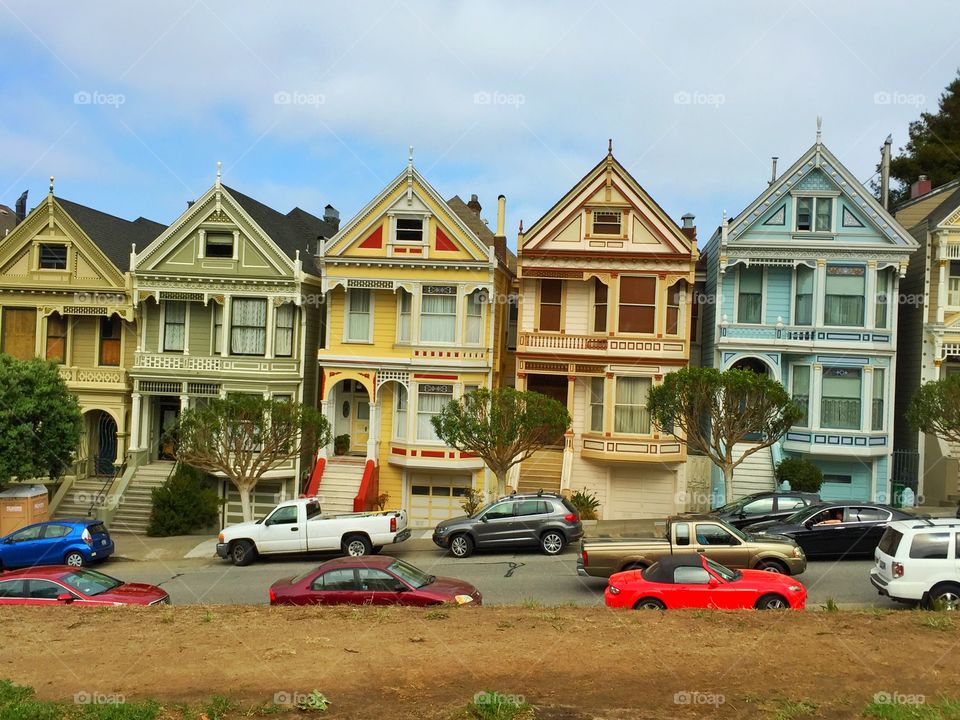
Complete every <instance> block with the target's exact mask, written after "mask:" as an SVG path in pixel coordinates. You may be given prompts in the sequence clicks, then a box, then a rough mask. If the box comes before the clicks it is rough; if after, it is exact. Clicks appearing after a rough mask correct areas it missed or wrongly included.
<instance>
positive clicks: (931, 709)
mask: <svg viewBox="0 0 960 720" xmlns="http://www.w3.org/2000/svg"><path fill="white" fill-rule="evenodd" d="M922 697H923V696H916V698H914V700H916V699H917V698H922ZM894 699H895V698H894ZM863 714H864V716H865V717H868V718H877V719H878V720H957V718H960V700H955V699H950V698H943V699H941V700H940V701H938V702H933V703H928V702H926V699H925V698H923V700H922V701H919V702H917V701H914V702H891V701H890V698H884V699H883V700H882V701H880V700H877V699H874V701H873V702H871V703H870V704H869V705H867V707H866V708H864V711H863Z"/></svg>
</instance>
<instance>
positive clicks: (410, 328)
mask: <svg viewBox="0 0 960 720" xmlns="http://www.w3.org/2000/svg"><path fill="white" fill-rule="evenodd" d="M404 294H406V295H409V296H410V312H408V313H406V315H407V339H406V340H401V339H400V319H401V317H402V316H403V314H404V313H403V312H401V305H400V303H401V300H402V299H403V296H404ZM396 298H397V326H396V328H395V335H394V342H395V343H396V344H397V345H403V346H407V345H412V344H413V293H412V292H410V291H409V290H407V289H406V288H403V287H401V288H397V294H396Z"/></svg>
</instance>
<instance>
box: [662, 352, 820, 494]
mask: <svg viewBox="0 0 960 720" xmlns="http://www.w3.org/2000/svg"><path fill="white" fill-rule="evenodd" d="M647 409H648V410H649V412H650V417H651V419H652V421H653V423H654V425H656V426H657V427H658V428H659V429H660V430H662V431H663V432H667V433H670V434H671V435H673V436H674V437H675V438H677V439H678V440H680V441H685V442H686V443H687V447H689V448H690V449H691V450H695V451H697V452H701V453H703V454H704V455H706V456H707V457H709V458H710V460H711V461H712V462H713V464H714V465H716V466H717V467H719V468H720V469H721V470H722V471H723V481H724V489H725V492H726V501H727V502H728V503H729V502H732V501H733V499H734V498H733V471H734V469H735V468H736V467H737V466H738V465H739V464H740V463H742V462H743V461H744V460H745V459H746V458H748V457H749V456H750V455H752V454H753V453H755V452H757V451H759V450H762V449H763V448H765V447H770V446H771V445H773V444H774V443H775V442H777V440H779V439H780V438H781V437H782V436H783V435H784V433H786V432H787V430H789V429H790V427H791V426H792V425H793V424H794V423H796V422H797V421H799V420H800V419H801V418H802V417H803V410H801V409H800V407H799V406H797V404H796V403H794V401H793V399H792V398H791V397H790V395H789V394H788V393H787V391H786V390H785V389H784V387H783V385H781V384H780V383H778V382H777V381H776V380H773V379H772V378H770V377H767V376H766V375H760V374H757V373H755V372H751V371H750V370H736V369H731V370H726V371H725V372H720V371H719V370H716V369H714V368H699V367H688V368H683V369H681V370H677V371H676V372H671V373H668V374H667V375H666V376H665V377H664V379H663V383H662V384H660V385H656V386H654V387H652V388H651V389H650V396H649V400H648V403H647ZM744 441H749V442H750V443H751V444H750V447H749V448H748V449H747V450H745V451H744V452H743V453H742V454H741V455H740V456H739V457H734V448H735V447H736V445H737V444H738V443H742V442H744Z"/></svg>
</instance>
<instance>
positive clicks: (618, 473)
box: [604, 466, 678, 520]
mask: <svg viewBox="0 0 960 720" xmlns="http://www.w3.org/2000/svg"><path fill="white" fill-rule="evenodd" d="M676 498H677V491H676V475H674V474H673V473H672V472H670V471H664V470H661V469H660V468H657V469H650V468H645V467H643V466H640V467H629V468H616V469H613V470H611V474H610V499H609V505H610V507H608V508H607V509H606V513H605V514H604V517H606V518H607V519H611V520H625V519H627V518H662V517H666V516H667V515H672V514H673V513H675V512H677V509H678V508H677V501H676Z"/></svg>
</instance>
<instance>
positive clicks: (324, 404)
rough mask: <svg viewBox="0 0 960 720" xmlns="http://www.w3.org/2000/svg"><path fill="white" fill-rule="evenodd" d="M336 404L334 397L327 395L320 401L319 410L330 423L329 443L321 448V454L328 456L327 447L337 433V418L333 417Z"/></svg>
mask: <svg viewBox="0 0 960 720" xmlns="http://www.w3.org/2000/svg"><path fill="white" fill-rule="evenodd" d="M336 408H337V404H336V402H335V400H334V398H330V397H328V398H327V399H326V400H321V401H320V412H321V413H323V416H324V417H325V418H326V419H327V422H328V423H330V443H329V444H327V445H325V446H324V448H323V456H324V457H328V456H329V452H330V451H329V448H330V446H331V445H332V444H333V438H334V437H336V434H337V419H336V417H334V413H335V412H336Z"/></svg>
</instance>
